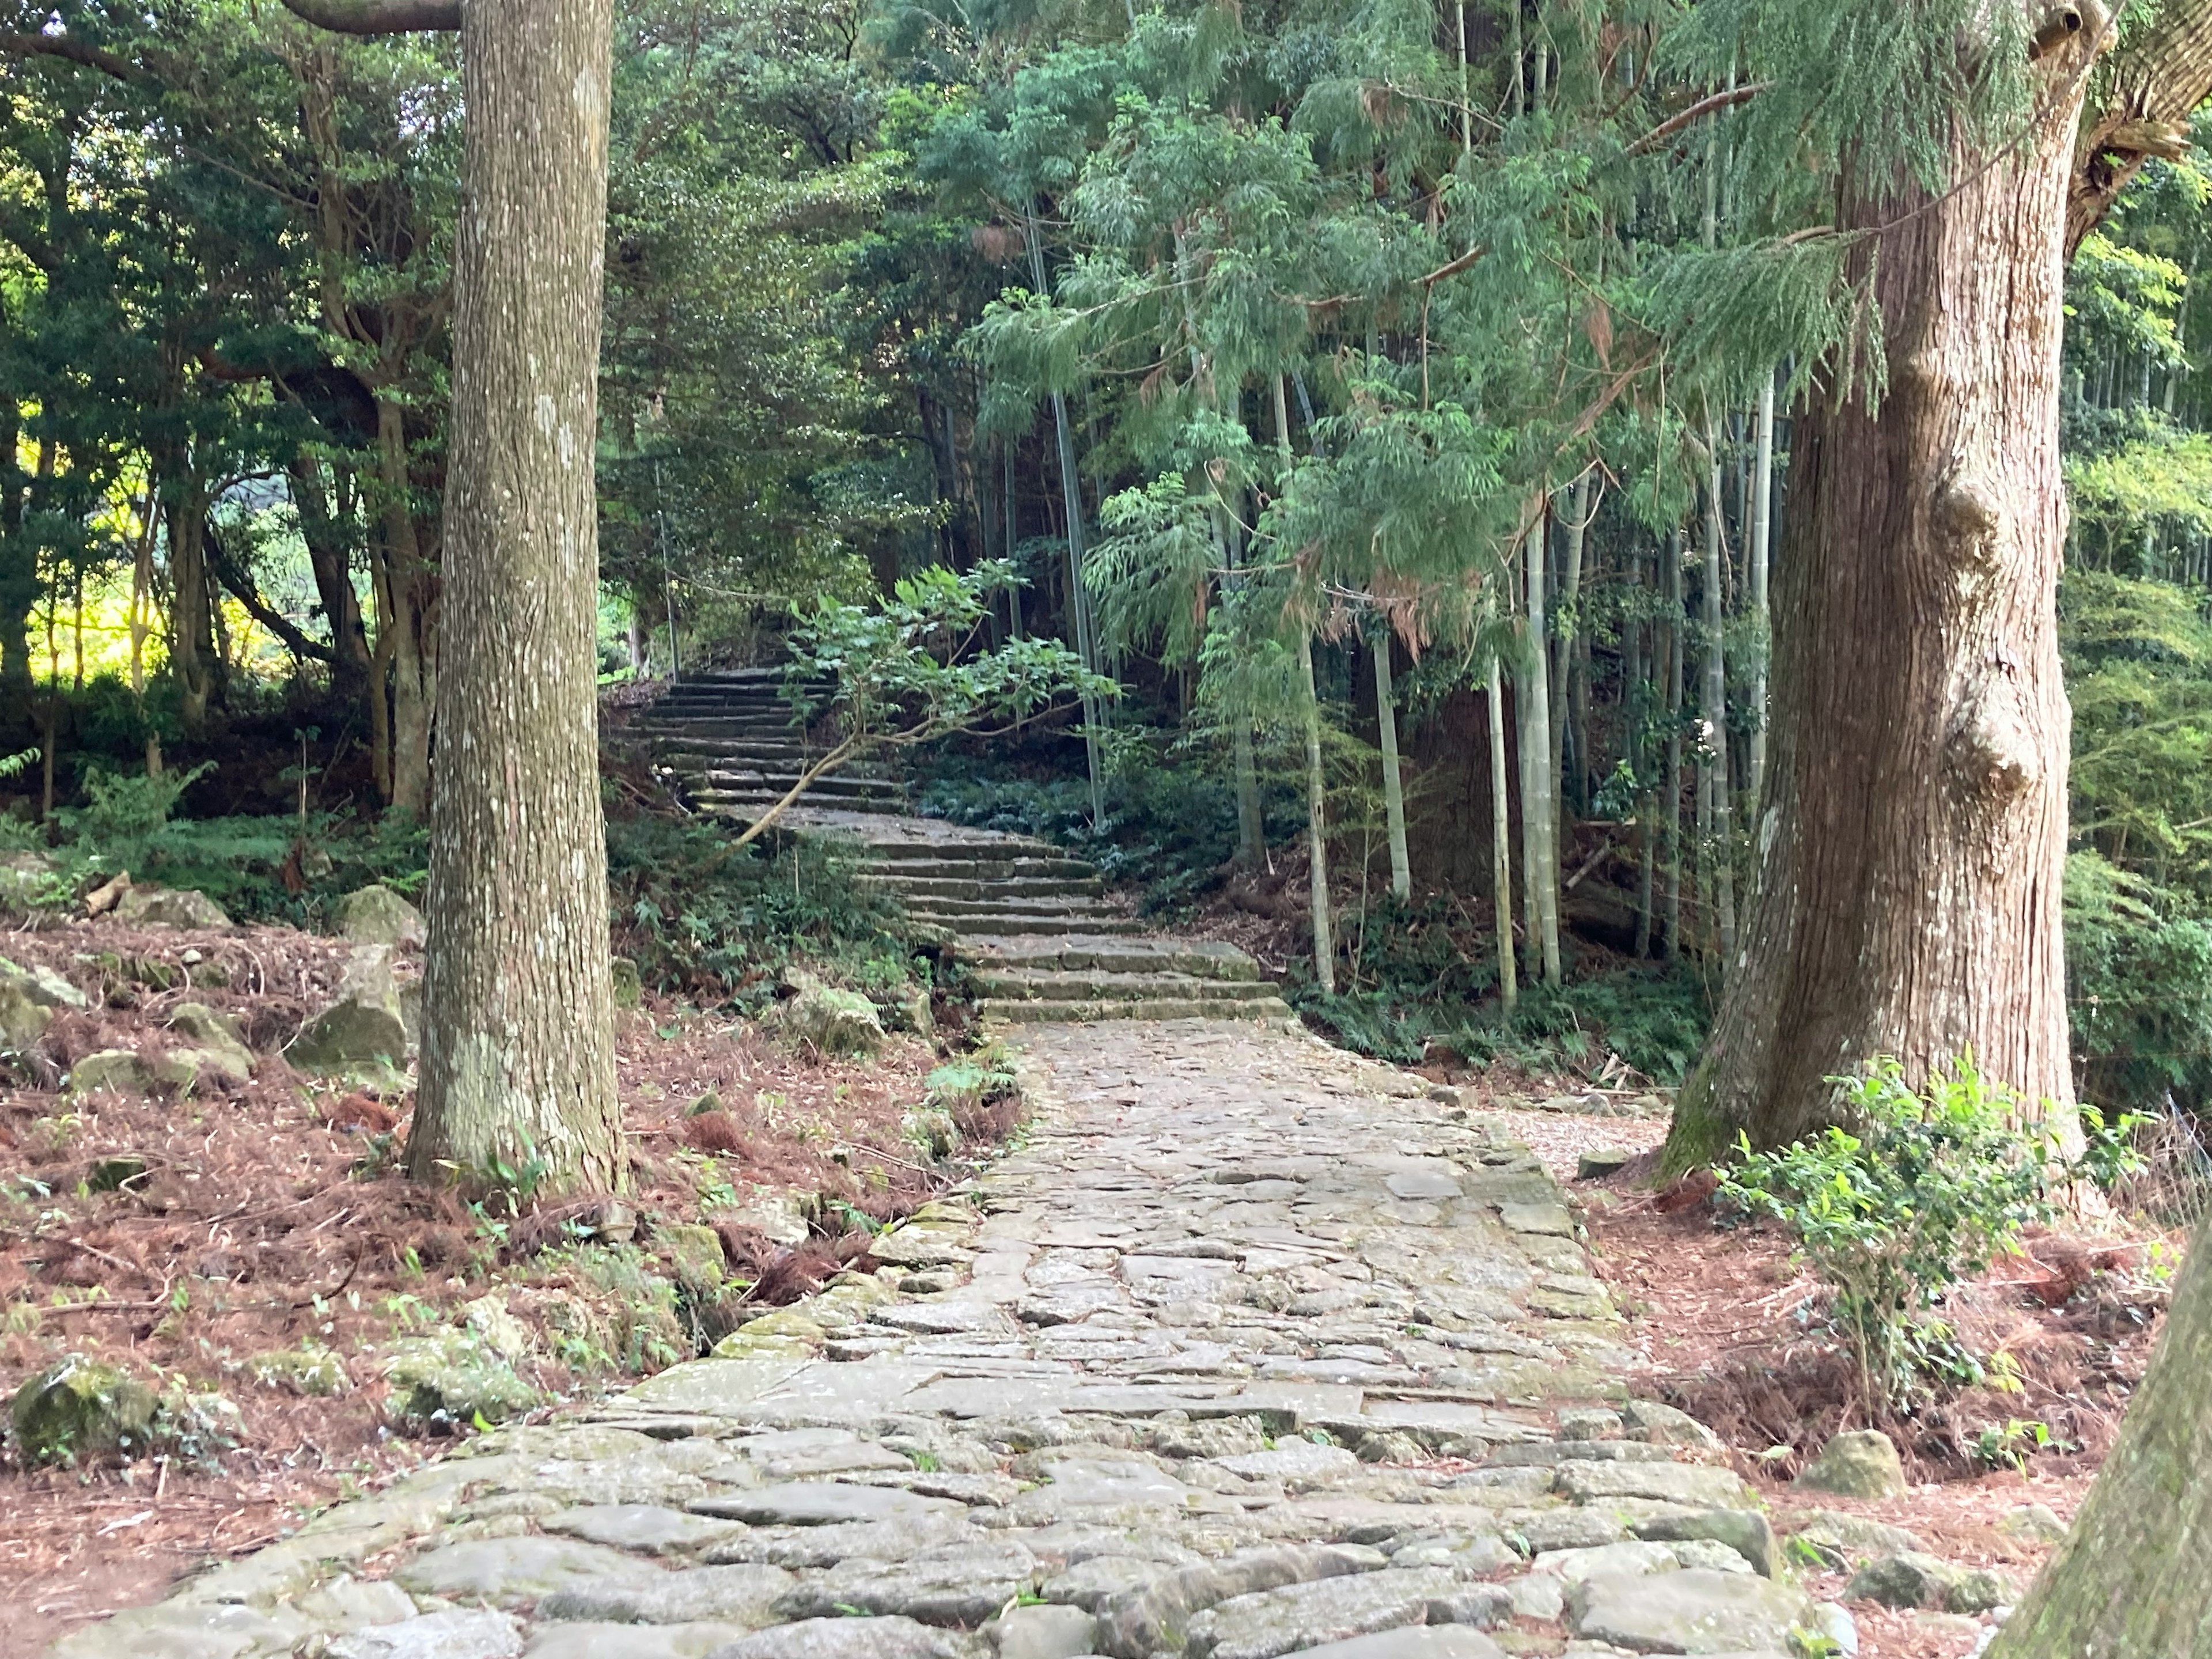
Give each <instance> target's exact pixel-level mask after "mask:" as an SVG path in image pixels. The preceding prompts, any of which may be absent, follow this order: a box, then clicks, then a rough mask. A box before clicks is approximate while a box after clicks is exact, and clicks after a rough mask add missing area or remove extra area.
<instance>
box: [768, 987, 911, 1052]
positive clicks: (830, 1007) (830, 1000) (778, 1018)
mask: <svg viewBox="0 0 2212 1659" xmlns="http://www.w3.org/2000/svg"><path fill="white" fill-rule="evenodd" d="M791 978H792V981H793V983H794V984H796V985H797V986H798V987H799V994H797V995H796V996H794V997H793V998H792V999H791V1000H789V1001H787V1002H784V1003H781V1004H780V1005H778V1006H777V1008H776V1009H775V1029H776V1031H777V1034H778V1035H779V1036H782V1037H783V1038H784V1039H785V1040H786V1041H787V1042H794V1043H798V1044H799V1045H801V1046H803V1047H805V1048H811V1049H813V1050H814V1051H815V1052H816V1053H817V1054H874V1053H875V1052H876V1051H877V1050H878V1049H879V1048H882V1047H883V1046H884V1022H883V1019H882V1018H881V1016H879V1015H878V1013H877V1012H876V1005H875V1004H874V1003H872V1002H871V1001H869V1000H867V998H866V997H864V996H862V995H860V993H858V992H857V991H840V990H837V989H836V988H835V987H831V986H828V985H824V984H823V983H822V981H820V980H817V979H816V978H814V977H813V976H811V975H805V974H794V975H792V976H791Z"/></svg>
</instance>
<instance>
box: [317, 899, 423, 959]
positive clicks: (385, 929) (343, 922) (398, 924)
mask: <svg viewBox="0 0 2212 1659" xmlns="http://www.w3.org/2000/svg"><path fill="white" fill-rule="evenodd" d="M334 920H335V921H337V935H338V937H339V938H340V939H351V940H352V941H353V942H354V943H355V944H356V945H394V946H397V947H398V948H399V949H401V950H419V949H420V948H421V947H422V941H423V940H424V939H425V938H426V937H428V930H427V929H425V927H423V925H422V912H421V911H420V910H417V909H416V908H415V907H414V906H413V905H411V904H410V903H409V902H407V901H406V900H405V899H404V898H402V897H400V896H399V895H398V894H397V893H395V892H393V891H392V890H391V889H390V888H389V887H386V886H384V885H382V884H374V885H371V886H368V887H359V888H356V889H355V890H353V891H352V892H350V893H348V894H347V895H346V896H344V897H343V898H342V899H340V900H339V901H338V907H337V915H336V916H335V918H334Z"/></svg>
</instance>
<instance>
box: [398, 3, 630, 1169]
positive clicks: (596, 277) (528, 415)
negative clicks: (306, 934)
mask: <svg viewBox="0 0 2212 1659" xmlns="http://www.w3.org/2000/svg"><path fill="white" fill-rule="evenodd" d="M611 34H612V17H611V9H610V0H469V3H468V5H467V6H466V8H465V10H464V12H463V16H462V64H463V70H464V73H465V77H466V78H465V90H466V96H467V111H468V125H467V134H466V151H465V199H464V202H463V205H462V210H461V224H460V235H459V246H458V249H457V254H456V258H455V269H456V275H455V295H454V313H453V424H452V439H451V443H452V450H451V466H450V471H449V474H448V479H447V491H448V493H447V517H446V532H445V542H446V544H445V557H444V567H445V594H444V608H445V611H446V614H447V617H448V618H449V619H450V621H451V623H452V626H451V627H449V628H448V629H447V630H446V634H447V637H446V639H445V641H444V643H443V648H442V651H441V661H440V664H439V673H438V688H437V695H438V707H437V731H438V759H437V766H438V781H437V787H436V790H435V794H434V797H433V804H432V808H431V816H430V876H429V885H428V902H427V905H426V909H427V912H428V921H429V928H430V939H429V946H428V951H427V952H426V955H425V957H424V963H423V987H422V989H423V995H422V1007H423V1036H422V1071H421V1085H420V1089H419V1091H418V1096H417V1104H416V1111H415V1127H414V1133H413V1134H412V1136H411V1138H410V1141H409V1144H408V1164H409V1168H410V1172H411V1173H413V1174H414V1175H415V1176H416V1177H417V1178H423V1177H429V1176H440V1175H458V1176H461V1177H462V1178H463V1179H480V1178H481V1175H482V1172H483V1170H484V1169H485V1166H486V1165H487V1164H488V1163H489V1161H490V1160H491V1159H492V1158H494V1157H495V1156H496V1157H500V1158H504V1159H506V1160H507V1162H509V1163H510V1164H520V1162H522V1161H523V1159H524V1158H526V1156H527V1154H528V1152H530V1151H532V1150H534V1152H536V1154H537V1156H538V1158H541V1159H542V1160H543V1161H544V1165H545V1184H546V1185H547V1187H548V1188H551V1189H555V1190H558V1189H561V1188H597V1189H600V1190H607V1189H611V1188H617V1187H618V1186H620V1185H621V1184H623V1180H624V1176H625V1170H624V1167H623V1142H622V1126H621V1119H620V1116H619V1114H618V1111H617V1102H616V1096H615V1068H614V1037H613V1030H614V1011H613V999H612V993H611V986H610V983H609V975H608V960H607V878H606V841H605V825H604V823H603V821H602V819H601V816H600V811H599V745H598V710H597V705H596V702H595V697H594V677H595V669H596V663H595V654H596V653H595V649H594V632H595V628H596V617H597V601H598V595H599V542H598V516H597V511H596V505H595V501H594V497H593V485H592V442H593V439H594V437H595V435H596V433H597V428H598V417H599V409H598V398H597V391H598V387H597V368H598V356H599V305H600V287H601V275H602V270H601V266H602V257H603V254H602V250H603V246H604V235H605V214H606V177H607V173H606V169H607V95H608V83H609V72H610V52H611Z"/></svg>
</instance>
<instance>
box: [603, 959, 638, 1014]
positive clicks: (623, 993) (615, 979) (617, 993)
mask: <svg viewBox="0 0 2212 1659" xmlns="http://www.w3.org/2000/svg"><path fill="white" fill-rule="evenodd" d="M607 977H608V982H609V984H610V986H611V988H612V989H613V992H614V999H615V1006H616V1007H617V1008H635V1007H636V1006H638V1005H639V1004H640V1003H641V1002H643V1001H644V1000H645V981H644V979H643V977H642V976H641V975H640V974H639V973H638V971H637V964H636V963H635V962H632V961H631V960H630V959H629V957H612V958H611V959H610V960H609V962H608V963H607Z"/></svg>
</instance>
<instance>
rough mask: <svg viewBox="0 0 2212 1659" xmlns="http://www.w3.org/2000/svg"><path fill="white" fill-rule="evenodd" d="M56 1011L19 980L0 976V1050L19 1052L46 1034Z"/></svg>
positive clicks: (9, 1052)
mask: <svg viewBox="0 0 2212 1659" xmlns="http://www.w3.org/2000/svg"><path fill="white" fill-rule="evenodd" d="M53 1018H54V1011H53V1010H52V1008H50V1007H47V1006H46V1005H45V1004H43V1003H40V1002H34V1001H33V1000H32V999H31V994H30V993H29V992H27V991H26V990H25V989H24V988H23V987H22V986H21V984H20V983H18V982H17V981H15V980H12V979H0V1053H5V1054H21V1053H22V1052H23V1051H24V1050H25V1049H26V1048H29V1047H30V1046H31V1045H32V1044H33V1043H34V1042H37V1041H38V1040H39V1039H40V1037H42V1036H45V1035H46V1027H47V1026H48V1025H49V1024H52V1020H53Z"/></svg>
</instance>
